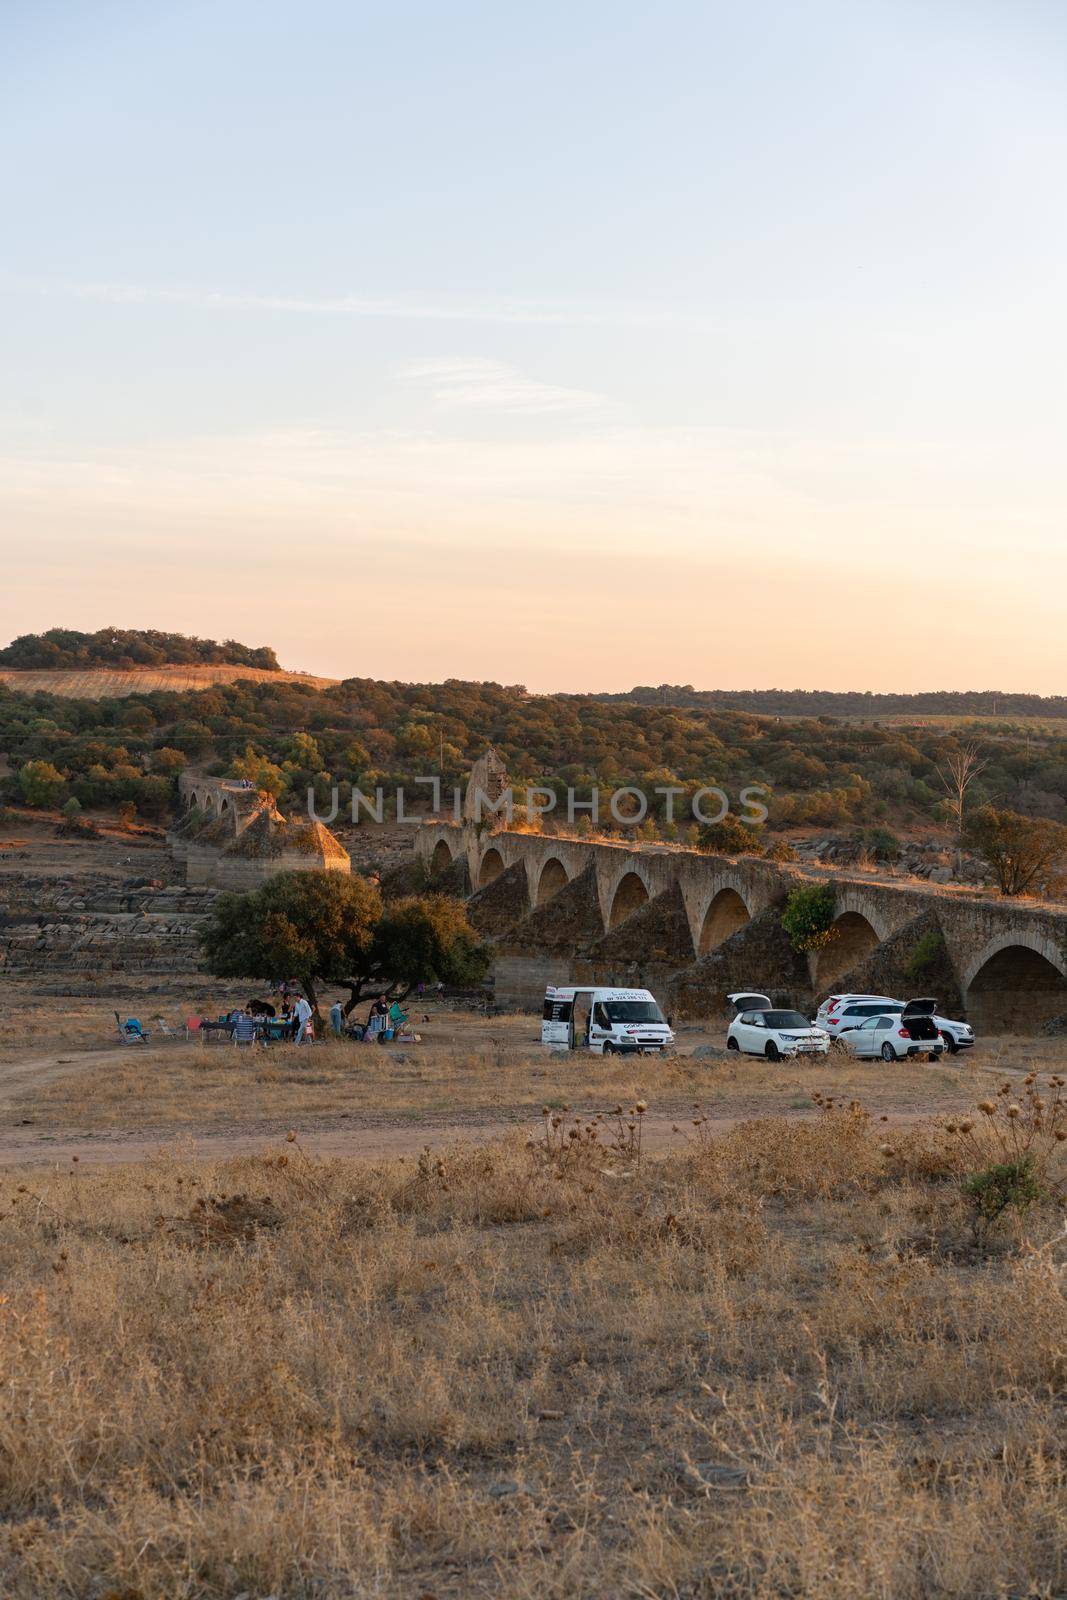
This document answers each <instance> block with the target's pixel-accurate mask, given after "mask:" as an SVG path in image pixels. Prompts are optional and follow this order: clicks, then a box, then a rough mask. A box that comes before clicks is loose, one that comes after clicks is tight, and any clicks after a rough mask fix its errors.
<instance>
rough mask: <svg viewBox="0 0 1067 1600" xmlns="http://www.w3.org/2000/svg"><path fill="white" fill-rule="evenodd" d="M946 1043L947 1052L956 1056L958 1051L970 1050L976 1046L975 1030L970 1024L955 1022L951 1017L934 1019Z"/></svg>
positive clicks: (936, 1017)
mask: <svg viewBox="0 0 1067 1600" xmlns="http://www.w3.org/2000/svg"><path fill="white" fill-rule="evenodd" d="M934 1021H935V1022H936V1023H937V1026H938V1027H939V1028H940V1029H941V1037H942V1039H944V1041H945V1050H946V1052H947V1053H948V1054H949V1055H950V1056H954V1055H955V1054H956V1052H957V1050H970V1049H971V1048H972V1047H973V1045H974V1029H973V1028H972V1027H971V1025H970V1023H969V1022H955V1021H954V1020H953V1019H952V1018H951V1017H938V1016H935V1017H934Z"/></svg>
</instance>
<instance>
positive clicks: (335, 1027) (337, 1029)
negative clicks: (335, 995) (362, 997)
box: [330, 1000, 345, 1038]
mask: <svg viewBox="0 0 1067 1600" xmlns="http://www.w3.org/2000/svg"><path fill="white" fill-rule="evenodd" d="M344 1017H345V1014H344V1011H343V1010H342V1009H341V1002H340V1000H335V1001H334V1003H333V1005H332V1006H331V1007H330V1028H331V1029H332V1031H333V1032H334V1034H335V1035H336V1036H337V1038H340V1037H341V1035H342V1033H343V1032H344V1028H345V1022H344Z"/></svg>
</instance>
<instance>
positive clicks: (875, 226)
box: [0, 0, 1067, 693]
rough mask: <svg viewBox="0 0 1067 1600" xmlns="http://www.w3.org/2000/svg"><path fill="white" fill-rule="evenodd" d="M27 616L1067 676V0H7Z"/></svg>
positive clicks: (474, 645)
mask: <svg viewBox="0 0 1067 1600" xmlns="http://www.w3.org/2000/svg"><path fill="white" fill-rule="evenodd" d="M0 126H2V131H3V148H4V155H5V159H4V161H3V164H2V167H0V219H2V220H0V230H2V235H3V240H4V244H3V249H2V252H0V335H2V346H0V348H2V351H3V374H4V382H3V386H2V390H0V536H2V539H3V550H4V567H3V570H4V576H5V580H6V581H5V582H4V584H3V587H2V590H0V642H6V641H7V639H9V638H10V637H12V636H13V635H14V634H16V633H24V632H27V631H31V630H34V631H36V630H41V629H44V628H46V627H49V626H54V625H61V626H66V627H77V628H97V627H101V626H103V625H104V624H106V623H117V624H120V625H123V626H141V627H158V628H167V629H176V630H181V631H183V632H190V633H198V634H201V635H208V636H211V637H217V638H222V637H226V636H232V637H236V638H239V639H242V640H244V641H246V642H248V643H251V644H260V643H270V644H273V645H274V646H275V648H276V649H277V651H278V653H279V656H280V658H281V660H282V661H283V663H284V664H285V665H287V666H292V667H302V668H305V669H307V670H309V671H313V672H321V673H325V674H330V675H335V676H345V675H360V676H369V677H384V678H403V679H441V678H446V677H465V678H493V679H497V680H500V681H502V682H505V683H517V682H523V683H526V684H527V685H528V686H529V687H530V688H533V689H543V690H551V689H572V690H581V689H620V688H626V687H629V686H631V685H632V684H635V683H661V682H665V681H666V682H683V683H684V682H690V683H693V684H695V685H697V686H698V687H703V688H712V687H727V688H744V687H770V686H780V687H787V688H788V687H806V688H857V689H875V690H906V689H920V688H986V687H1001V688H1005V689H1029V690H1034V691H1041V692H1044V693H1063V692H1064V691H1065V690H1067V670H1065V669H1067V626H1065V623H1067V448H1065V440H1067V426H1065V424H1067V403H1065V386H1067V288H1065V283H1067V272H1065V266H1067V207H1065V206H1064V203H1063V185H1064V173H1065V172H1067V8H1065V7H1064V5H1063V4H1062V3H1061V0H1047V3H1042V0H1010V3H1008V0H805V3H803V4H797V3H789V0H773V3H772V0H746V3H744V4H740V3H737V0H730V3H720V0H704V3H702V4H696V3H688V0H664V3H663V4H650V3H648V0H646V3H644V4H631V3H629V0H610V3H608V0H566V3H563V0H541V3H539V4H536V5H534V4H521V5H520V4H517V3H512V0H492V3H489V0H475V3H472V0H457V3H452V4H445V3H443V0H433V3H427V0H423V3H411V0H389V3H387V4H386V3H382V4H377V3H375V4H367V3H361V0H300V3H296V0H182V3H181V4H179V5H166V4H159V3H155V4H152V3H149V4H145V3H144V0H4V3H3V4H2V5H0Z"/></svg>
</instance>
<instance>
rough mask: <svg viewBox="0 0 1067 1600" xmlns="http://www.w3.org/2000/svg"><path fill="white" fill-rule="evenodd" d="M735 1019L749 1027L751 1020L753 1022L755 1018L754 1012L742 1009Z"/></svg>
mask: <svg viewBox="0 0 1067 1600" xmlns="http://www.w3.org/2000/svg"><path fill="white" fill-rule="evenodd" d="M737 1020H738V1022H744V1023H746V1024H747V1025H748V1026H749V1027H751V1026H752V1024H753V1022H755V1020H756V1018H755V1014H754V1013H753V1012H751V1011H742V1013H741V1015H740V1016H739V1017H738V1019H737Z"/></svg>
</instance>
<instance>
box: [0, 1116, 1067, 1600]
mask: <svg viewBox="0 0 1067 1600" xmlns="http://www.w3.org/2000/svg"><path fill="white" fill-rule="evenodd" d="M1044 1092H1046V1093H1047V1092H1049V1091H1044ZM1052 1092H1054V1091H1052ZM1005 1103H1006V1102H1005ZM605 1110H610V1107H605ZM624 1113H629V1108H624ZM975 1118H976V1121H977V1123H978V1128H977V1133H976V1135H975V1136H983V1135H984V1133H985V1131H986V1130H987V1128H988V1126H989V1123H987V1122H986V1121H983V1119H982V1117H981V1116H980V1114H979V1113H977V1112H976V1113H975ZM641 1120H642V1119H641V1115H640V1113H639V1112H635V1113H633V1114H624V1116H623V1117H622V1119H615V1118H610V1117H609V1118H607V1119H606V1121H604V1122H602V1123H600V1124H599V1125H597V1137H596V1139H593V1137H592V1136H591V1135H590V1133H589V1131H588V1128H589V1124H588V1122H586V1121H585V1120H582V1121H581V1122H579V1123H577V1124H575V1123H573V1122H572V1119H571V1118H569V1117H567V1118H565V1119H564V1120H563V1122H562V1123H561V1125H560V1126H559V1127H558V1128H555V1129H554V1128H553V1127H552V1122H551V1120H549V1122H548V1124H547V1136H544V1135H541V1134H538V1135H536V1136H535V1137H533V1138H532V1139H530V1140H527V1139H526V1138H525V1137H524V1136H523V1135H521V1134H518V1135H514V1136H512V1137H511V1138H510V1139H508V1140H505V1141H502V1142H497V1143H495V1144H492V1145H489V1146H483V1147H477V1146H466V1147H463V1148H456V1149H451V1150H440V1151H433V1150H431V1151H428V1152H424V1153H423V1155H422V1156H421V1157H419V1158H417V1159H409V1160H398V1161H393V1162H389V1163H382V1164H373V1163H357V1162H318V1161H315V1160H313V1159H311V1158H309V1157H307V1156H306V1155H305V1154H304V1152H303V1150H302V1147H301V1145H300V1143H299V1141H293V1142H290V1141H287V1140H285V1139H283V1140H281V1141H279V1142H278V1144H277V1145H276V1146H275V1147H274V1148H272V1149H269V1150H265V1151H263V1152H262V1153H261V1154H259V1155H257V1156H255V1157H250V1158H246V1159H242V1160H231V1161H227V1162H222V1163H199V1164H190V1163H187V1162H183V1161H182V1160H180V1159H167V1158H164V1159H160V1160H158V1161H155V1162H152V1163H150V1164H146V1165H140V1166H135V1167H129V1168H125V1169H121V1170H116V1169H100V1170H96V1171H91V1170H90V1171H86V1170H85V1169H84V1168H83V1167H82V1166H81V1165H80V1164H79V1163H76V1162H72V1163H71V1164H70V1165H69V1167H66V1168H65V1169H57V1170H54V1171H52V1172H50V1173H48V1174H45V1175H26V1176H22V1177H20V1176H19V1175H18V1174H11V1173H9V1174H7V1175H6V1176H5V1177H4V1178H3V1180H0V1216H2V1220H0V1273H2V1278H3V1285H4V1292H3V1299H2V1302H0V1319H2V1322H3V1329H2V1336H0V1368H2V1373H0V1500H2V1509H0V1516H2V1519H3V1520H2V1523H0V1592H3V1593H4V1594H5V1595H6V1596H11V1597H12V1600H38V1597H40V1596H44V1595H48V1596H52V1595H56V1596H60V1595H61V1596H65V1597H66V1596H69V1597H72V1600H73V1597H77V1600H83V1597H84V1600H102V1597H104V1596H109V1597H111V1600H163V1597H182V1600H223V1597H225V1600H238V1597H246V1600H250V1597H252V1596H255V1597H259V1600H265V1597H267V1596H274V1597H276V1600H298V1597H299V1600H312V1597H316V1600H317V1597H323V1596H330V1597H352V1600H355V1597H364V1596H372V1595H373V1596H376V1597H379V1596H380V1597H382V1600H392V1597H396V1600H401V1597H403V1600H417V1597H422V1600H430V1597H435V1600H452V1597H457V1600H458V1597H460V1596H462V1597H467V1596H472V1595H491V1596H515V1597H523V1600H535V1597H537V1600H542V1597H560V1600H563V1597H573V1596H588V1597H597V1600H600V1597H604V1596H620V1597H634V1600H638V1597H642V1600H649V1597H663V1600H679V1597H693V1600H696V1597H700V1596H707V1597H710V1596H719V1595H733V1596H753V1597H757V1596H758V1597H766V1600H770V1597H779V1596H802V1595H803V1596H820V1597H822V1596H825V1597H831V1600H833V1597H841V1600H844V1597H848V1600H868V1597H884V1600H920V1597H921V1600H928V1597H931V1596H942V1595H944V1596H953V1597H959V1600H963V1597H968V1600H971V1597H973V1600H979V1597H985V1596H991V1595H1004V1596H1008V1595H1019V1596H1023V1595H1030V1596H1045V1597H1052V1596H1056V1595H1061V1594H1063V1592H1064V1590H1065V1587H1067V1563H1065V1556H1064V1551H1065V1550H1067V1499H1065V1487H1067V1484H1065V1449H1064V1439H1065V1429H1064V1421H1065V1417H1064V1406H1063V1380H1064V1376H1065V1372H1064V1365H1065V1337H1064V1335H1065V1317H1064V1309H1065V1307H1064V1289H1065V1281H1064V1275H1065V1266H1064V1257H1065V1252H1064V1248H1063V1245H1064V1233H1063V1221H1062V1215H1061V1212H1060V1209H1059V1207H1058V1206H1057V1205H1056V1204H1055V1203H1053V1202H1052V1201H1051V1200H1045V1199H1040V1200H1038V1201H1037V1202H1036V1203H1035V1204H1034V1205H1033V1206H1032V1207H1031V1208H1030V1209H1029V1210H1028V1211H1027V1212H1026V1213H1025V1215H1018V1214H1015V1213H1010V1214H1009V1216H1008V1219H1007V1220H1005V1221H1003V1222H1002V1223H1001V1224H1000V1225H999V1226H998V1227H997V1228H996V1229H994V1230H990V1231H989V1233H988V1234H987V1235H986V1236H984V1237H977V1236H976V1233H975V1228H974V1226H973V1222H972V1214H971V1212H970V1211H969V1208H968V1204H967V1201H966V1198H965V1196H964V1194H963V1192H962V1190H961V1186H960V1178H961V1176H962V1175H963V1174H964V1173H965V1172H966V1170H968V1166H969V1163H970V1161H971V1160H973V1155H970V1154H969V1153H968V1150H967V1149H966V1148H965V1146H964V1144H963V1143H962V1142H961V1136H960V1135H959V1134H958V1132H949V1131H947V1129H946V1127H944V1126H941V1127H937V1126H935V1125H933V1124H929V1123H928V1124H925V1125H923V1126H919V1127H913V1128H909V1129H896V1130H894V1131H893V1135H892V1143H891V1145H890V1144H887V1142H886V1141H887V1135H886V1130H885V1128H884V1126H883V1125H882V1124H881V1123H880V1122H879V1121H878V1120H877V1118H869V1117H867V1116H865V1115H863V1114H860V1113H856V1112H855V1111H844V1112H842V1111H839V1110H837V1109H834V1110H831V1111H829V1112H823V1113H821V1114H820V1115H819V1116H818V1118H817V1120H815V1121H812V1122H808V1123H804V1124H799V1123H789V1122H786V1121H784V1120H775V1119H771V1120H764V1121H754V1122H748V1123H745V1124H743V1125H742V1126H740V1127H738V1128H736V1129H735V1130H734V1131H733V1132H732V1133H730V1134H729V1135H728V1136H726V1137H725V1138H721V1139H714V1140H712V1139H709V1138H708V1137H707V1136H706V1130H705V1129H704V1128H702V1127H697V1128H693V1127H692V1126H690V1129H689V1134H690V1137H689V1138H682V1139H679V1140H678V1141H677V1147H676V1149H675V1151H674V1152H673V1153H671V1154H669V1155H666V1156H663V1157H662V1158H658V1159H653V1160H649V1159H647V1158H645V1159H643V1160H638V1159H637V1157H636V1151H635V1148H634V1142H635V1139H636V1137H637V1134H636V1133H631V1132H630V1130H629V1123H631V1122H632V1123H634V1124H635V1125H636V1127H637V1129H638V1130H640V1126H641ZM953 1127H954V1128H955V1127H956V1124H953ZM572 1130H573V1133H574V1137H573V1138H571V1137H568V1136H567V1135H569V1134H570V1132H571V1131H572ZM1060 1148H1062V1147H1060ZM990 1153H992V1152H990Z"/></svg>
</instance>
